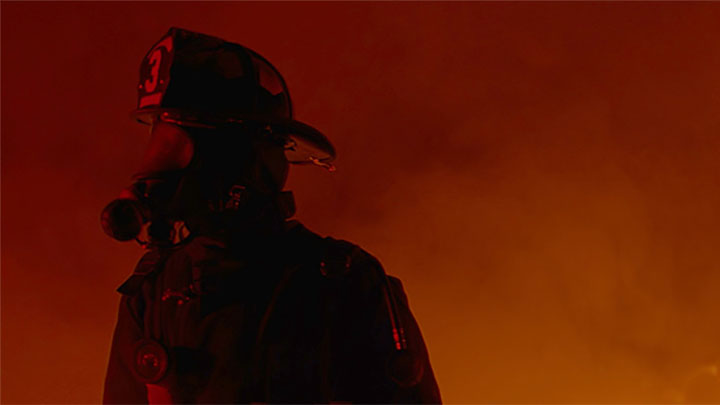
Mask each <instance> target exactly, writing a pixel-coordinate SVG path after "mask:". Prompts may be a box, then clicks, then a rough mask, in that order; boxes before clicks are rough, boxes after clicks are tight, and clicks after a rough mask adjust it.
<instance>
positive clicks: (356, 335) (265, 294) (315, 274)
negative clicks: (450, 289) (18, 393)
mask: <svg viewBox="0 0 720 405" xmlns="http://www.w3.org/2000/svg"><path fill="white" fill-rule="evenodd" d="M286 225H287V226H286V228H285V230H284V231H283V233H282V234H281V235H279V236H277V237H275V238H273V239H272V243H266V242H261V243H257V244H255V245H253V244H250V246H254V247H253V248H252V249H251V250H250V251H249V250H247V249H246V250H244V251H242V252H240V251H238V250H237V249H235V248H233V246H232V244H231V243H228V242H227V241H225V240H223V238H211V237H205V236H198V237H195V238H193V239H191V240H190V241H188V242H185V243H183V244H182V245H180V246H177V247H173V248H163V249H154V250H151V251H149V252H148V253H147V254H146V255H145V256H143V258H142V259H141V260H140V262H139V263H138V266H137V268H136V270H135V272H134V273H133V275H132V276H131V277H130V278H129V279H128V280H127V281H126V282H125V283H124V284H123V285H122V286H121V287H120V288H119V289H118V291H119V292H120V293H121V294H122V298H121V302H120V309H119V313H118V320H117V326H116V329H115V333H114V336H113V342H112V349H111V353H110V362H109V365H108V370H107V376H106V381H105V391H104V398H103V400H104V402H105V403H250V402H255V403H330V402H341V403H439V402H440V393H439V390H438V387H437V384H436V382H435V377H434V375H433V371H432V368H431V366H430V362H429V358H428V353H427V350H426V347H425V343H424V342H423V338H422V335H421V333H420V330H419V328H418V325H417V323H416V322H415V319H414V318H413V315H412V313H411V312H410V308H409V306H408V301H407V297H406V296H405V293H404V292H403V288H402V284H401V283H400V280H398V279H397V278H394V277H389V276H387V275H386V274H385V272H384V270H383V269H382V267H381V265H380V263H379V262H378V261H377V260H376V259H375V258H374V257H372V256H371V255H370V254H368V253H367V252H365V251H364V250H362V249H360V248H359V247H358V246H356V245H354V244H351V243H349V242H346V241H342V240H336V239H333V238H322V237H320V236H318V235H316V234H314V233H312V232H310V231H309V230H307V229H306V228H305V227H304V226H303V225H301V224H300V223H298V222H297V221H291V222H288V223H286Z"/></svg>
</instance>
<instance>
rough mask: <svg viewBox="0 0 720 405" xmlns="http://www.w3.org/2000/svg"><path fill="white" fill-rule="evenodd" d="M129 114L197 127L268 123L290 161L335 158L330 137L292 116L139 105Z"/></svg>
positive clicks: (326, 163)
mask: <svg viewBox="0 0 720 405" xmlns="http://www.w3.org/2000/svg"><path fill="white" fill-rule="evenodd" d="M131 116H132V118H133V119H135V120H136V121H137V122H139V123H141V124H146V125H152V123H153V121H155V120H157V119H160V120H163V121H165V122H170V123H174V124H177V125H181V126H188V127H200V128H218V127H221V126H226V125H232V124H238V123H244V122H248V123H260V124H263V125H267V126H268V127H269V129H270V130H271V132H272V134H273V135H276V136H279V137H281V138H283V139H284V140H285V156H286V157H287V159H288V162H290V163H293V164H315V165H319V166H326V167H331V165H329V163H330V162H332V161H333V160H335V148H334V147H333V145H332V143H331V142H330V140H329V139H328V138H327V137H326V136H325V135H323V133H322V132H320V131H319V130H317V129H315V128H313V127H312V126H310V125H307V124H305V123H302V122H300V121H297V120H294V119H289V118H279V117H264V116H262V115H245V116H244V115H237V116H233V117H221V116H214V115H212V114H208V113H194V112H188V111H185V110H177V109H171V108H142V109H138V110H135V111H133V112H132V113H131Z"/></svg>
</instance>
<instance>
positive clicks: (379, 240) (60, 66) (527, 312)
mask: <svg viewBox="0 0 720 405" xmlns="http://www.w3.org/2000/svg"><path fill="white" fill-rule="evenodd" d="M1 13H2V302H1V304H2V400H3V402H5V403H13V402H27V403H90V402H98V401H99V400H100V396H101V391H102V382H103V378H104V371H105V370H104V369H105V364H106V361H107V357H108V349H109V345H110V338H111V333H112V329H113V326H114V322H115V314H116V307H117V303H118V299H119V296H118V294H116V293H115V292H114V290H115V288H116V287H117V286H118V285H119V284H120V283H121V282H122V281H123V280H124V279H125V277H126V276H127V275H128V274H129V273H130V272H131V271H132V268H133V266H134V264H135V262H136V260H137V259H138V258H139V256H140V255H141V253H142V252H141V250H140V249H139V248H138V247H137V246H135V245H132V244H121V243H118V242H114V241H113V240H111V239H109V238H108V237H106V236H105V235H104V234H103V233H102V231H101V229H100V225H99V220H98V217H99V213H100V210H101V209H102V208H103V206H104V205H105V204H106V203H107V202H108V201H110V200H111V199H112V198H114V197H115V196H116V195H117V193H118V192H119V191H120V189H121V188H122V187H124V186H125V185H127V184H129V176H130V175H131V174H132V173H133V170H134V168H135V167H136V165H137V164H138V162H139V159H140V157H141V153H142V150H143V148H144V146H145V143H146V142H147V135H146V134H147V129H146V128H144V127H142V126H140V125H139V124H135V123H133V122H132V121H131V120H130V119H129V111H130V110H131V109H133V108H134V106H135V89H136V81H137V73H138V67H139V64H140V61H141V59H142V57H143V56H144V54H145V52H146V51H147V50H148V49H149V48H150V46H151V45H152V44H153V43H154V42H155V41H156V40H158V39H159V38H160V37H161V36H162V35H163V34H164V33H165V32H166V31H167V30H168V28H169V27H170V26H178V27H183V28H187V29H191V30H196V31H200V32H204V33H208V34H212V35H217V36H220V37H223V38H226V39H228V40H232V41H236V42H239V43H242V44H244V45H246V46H248V47H250V48H253V49H255V50H257V51H258V52H260V53H261V54H262V55H264V56H266V57H267V58H268V59H269V60H270V61H271V62H273V64H275V65H276V66H277V67H278V69H279V70H280V71H281V72H282V73H283V75H284V76H285V78H286V80H287V81H288V83H289V86H290V91H291V94H292V96H293V101H294V103H295V106H296V116H297V117H298V118H299V119H300V120H303V121H305V122H308V123H310V124H312V125H314V126H316V127H318V128H320V129H321V130H323V131H324V132H325V133H326V134H327V135H328V136H329V137H330V138H331V139H332V140H333V141H334V143H335V145H336V147H337V149H338V152H339V159H338V160H337V166H338V170H337V172H335V173H328V172H325V171H323V170H322V169H319V168H314V167H298V168H295V169H294V170H293V171H292V173H291V178H290V182H289V186H288V188H289V189H292V190H294V191H295V195H296V199H297V203H298V207H299V210H298V218H299V219H301V220H302V221H303V222H304V223H305V224H306V225H307V226H308V227H310V228H311V229H313V230H315V231H316V232H319V233H321V234H323V235H328V234H329V235H332V236H335V237H338V238H345V239H348V240H351V241H353V242H356V243H358V244H360V245H361V246H363V247H364V248H365V249H367V250H368V251H370V252H371V253H373V254H374V255H376V256H377V257H378V258H379V259H380V260H381V261H382V262H383V263H384V265H385V267H386V269H387V270H388V272H389V273H390V274H393V275H396V276H399V277H400V278H402V279H403V280H404V284H405V288H406V290H407V292H408V294H409V296H410V304H411V307H412V309H413V311H414V312H415V315H416V317H417V319H418V320H419V322H420V324H421V327H422V330H423V332H424V335H425V339H426V342H427V345H428V347H429V350H430V353H431V360H432V363H433V365H434V368H435V372H436V376H437V379H438V382H439V384H440V387H441V389H442V393H443V396H444V399H445V400H446V402H448V403H478V402H535V403H536V402H624V403H628V402H665V403H667V402H681V401H683V400H687V399H688V397H684V396H683V395H684V394H683V390H684V388H683V387H685V386H686V385H687V384H688V379H690V378H691V377H692V376H693V375H697V374H698V373H702V370H709V373H710V374H712V371H713V369H712V368H705V369H703V367H706V366H710V365H712V364H716V362H717V360H718V355H719V354H720V324H718V321H717V319H718V313H719V311H718V310H719V309H720V300H719V299H718V291H719V289H720V275H719V273H718V270H720V264H718V261H717V260H716V256H717V253H718V242H719V241H720V235H719V234H718V231H717V229H718V225H720V215H719V212H718V209H717V207H718V203H720V179H719V178H718V175H719V172H718V169H719V168H720V163H719V161H718V151H719V149H720V138H718V133H719V131H720V45H718V44H720V24H718V21H720V4H717V3H695V4H687V3H624V4H612V3H600V4H597V3H582V4H580V3H531V4H523V3H453V4H443V3H362V4H358V3H314V4H303V3H292V4H284V3H264V4H255V3H186V2H183V3H169V2H168V3H13V2H5V1H4V2H2V8H1Z"/></svg>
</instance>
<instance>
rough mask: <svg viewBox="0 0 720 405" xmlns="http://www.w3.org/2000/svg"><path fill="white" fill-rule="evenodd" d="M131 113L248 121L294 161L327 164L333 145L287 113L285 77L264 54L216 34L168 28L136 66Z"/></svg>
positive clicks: (147, 119) (192, 122)
mask: <svg viewBox="0 0 720 405" xmlns="http://www.w3.org/2000/svg"><path fill="white" fill-rule="evenodd" d="M133 116H134V118H135V119H136V120H138V121H139V122H141V123H144V124H152V122H153V121H154V120H158V119H159V120H162V121H166V122H170V123H175V124H178V125H182V126H190V127H210V128H214V127H221V126H232V125H233V124H243V123H255V124H260V125H261V126H264V127H265V128H267V130H268V133H270V134H272V135H273V136H279V137H281V139H283V140H284V141H285V149H286V153H285V154H286V156H287V159H288V161H289V162H291V163H296V164H303V163H315V164H318V165H320V166H326V167H331V166H329V164H328V163H329V162H330V161H332V160H333V159H334V158H335V149H334V148H333V146H332V144H331V143H330V141H329V140H328V139H327V138H326V137H325V135H323V134H322V133H321V132H320V131H318V130H317V129H315V128H313V127H311V126H309V125H307V124H304V123H301V122H299V121H296V120H295V119H293V111H292V103H291V101H290V93H289V92H288V89H287V85H286V84H285V80H284V79H283V78H282V76H281V75H280V73H279V72H278V71H277V69H275V67H274V66H273V65H271V64H270V62H268V61H267V60H266V59H265V58H263V57H262V56H260V55H259V54H258V53H257V52H254V51H252V50H250V49H248V48H246V47H244V46H241V45H238V44H235V43H230V42H227V41H224V40H222V39H220V38H216V37H211V36H208V35H204V34H199V33H195V32H191V31H188V30H184V29H180V28H171V29H170V30H169V31H168V33H167V34H166V35H165V36H164V37H162V39H160V41H158V42H157V43H156V44H155V45H153V47H152V48H150V50H149V51H148V53H147V55H146V56H145V58H144V59H143V62H142V64H141V66H140V83H139V85H138V104H137V109H136V110H135V111H133Z"/></svg>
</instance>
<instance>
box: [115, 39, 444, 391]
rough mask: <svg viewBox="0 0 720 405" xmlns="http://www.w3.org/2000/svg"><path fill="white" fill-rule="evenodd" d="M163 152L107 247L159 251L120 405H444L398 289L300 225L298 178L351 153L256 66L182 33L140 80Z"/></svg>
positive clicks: (127, 197)
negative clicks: (295, 108)
mask: <svg viewBox="0 0 720 405" xmlns="http://www.w3.org/2000/svg"><path fill="white" fill-rule="evenodd" d="M134 117H135V118H136V119H137V120H138V121H139V122H141V123H144V124H147V125H149V126H150V141H149V145H148V148H147V150H146V153H145V155H144V157H143V159H142V162H141V165H140V168H139V170H138V171H137V173H136V174H135V175H134V176H133V181H134V182H133V184H132V185H131V186H130V187H128V188H126V189H125V190H123V191H122V192H121V194H120V196H119V198H117V199H116V200H114V201H112V202H111V203H110V204H108V206H107V207H106V208H105V209H104V210H103V212H102V215H101V221H102V225H103V228H104V230H105V232H106V233H108V234H109V235H110V236H112V237H114V238H115V239H118V240H121V241H129V240H136V241H138V242H139V243H140V244H141V245H143V247H144V248H145V249H146V250H147V253H146V254H145V255H144V256H143V257H142V259H141V260H140V262H139V263H138V265H137V266H136V268H135V271H134V272H133V273H132V275H131V276H130V277H129V278H128V279H127V281H125V282H124V283H123V284H122V285H121V286H120V287H119V288H118V291H119V292H120V294H121V301H120V309H119V313H118V319H117V325H116V328H115V332H114V335H113V341H112V348H111V352H110V360H109V365H108V370H107V376H106V380H105V390H104V398H103V400H104V402H105V403H249V402H257V403H282V402H285V403H290V402H291V403H311V402H312V403H327V402H347V403H408V402H409V403H439V402H440V393H439V390H438V387H437V384H436V382H435V378H434V375H433V371H432V368H431V366H430V362H429V358H428V353H427V350H426V347H425V344H424V342H423V339H422V336H421V334H420V330H419V328H418V325H417V323H416V322H415V319H414V318H413V316H412V314H411V312H410V309H409V307H408V301H407V297H406V296H405V293H404V292H403V288H402V285H401V283H400V281H399V280H398V279H397V278H394V277H390V276H387V275H386V274H385V272H384V270H383V268H382V266H381V265H380V263H379V262H378V260H377V259H375V258H374V257H373V256H371V255H370V254H368V253H367V252H365V251H364V250H362V249H361V248H359V247H358V246H356V245H354V244H352V243H349V242H346V241H343V240H338V239H333V238H330V237H321V236H319V235H317V234H315V233H313V232H311V231H309V230H308V229H307V228H305V227H304V226H303V225H302V224H300V223H299V222H298V221H296V220H292V219H291V218H292V217H293V215H294V211H295V206H294V202H293V198H292V193H291V192H289V191H284V190H283V188H284V184H285V181H286V179H287V175H288V168H289V164H307V165H315V166H320V167H323V168H326V169H328V170H333V166H332V163H331V162H332V160H333V159H334V158H335V150H334V148H333V146H332V144H331V143H330V141H329V140H328V139H327V138H326V137H325V136H324V135H323V134H322V133H320V132H319V131H318V130H316V129H314V128H313V127H311V126H308V125H306V124H303V123H300V122H298V121H296V120H294V119H293V114H292V104H291V101H290V96H289V93H288V90H287V86H286V84H285V82H284V80H283V78H282V76H280V74H279V73H278V71H277V70H276V69H275V68H274V67H273V66H272V65H271V64H270V63H269V62H268V61H267V60H266V59H264V58H263V57H261V56H260V55H258V54H257V53H256V52H253V51H252V50H250V49H248V48H245V47H243V46H241V45H238V44H234V43H229V42H226V41H224V40H222V39H219V38H215V37H211V36H207V35H203V34H199V33H195V32H191V31H187V30H183V29H178V28H172V29H170V31H169V32H168V33H167V34H166V35H165V36H164V37H163V38H162V39H160V41H158V42H157V43H156V44H155V45H154V46H153V47H152V48H151V49H150V51H149V52H148V53H147V55H146V57H145V58H144V60H143V62H142V64H141V69H140V83H139V86H138V108H137V110H135V111H134Z"/></svg>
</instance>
